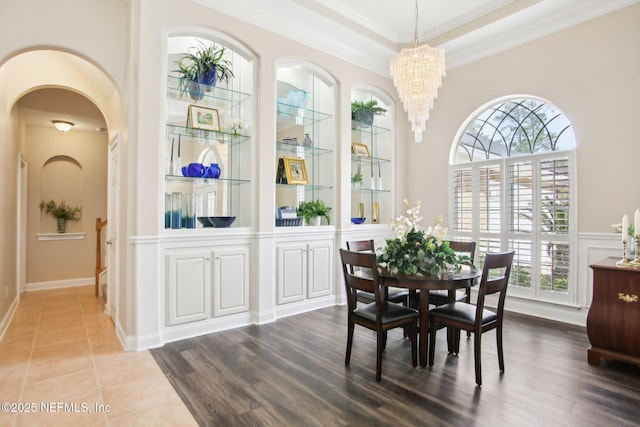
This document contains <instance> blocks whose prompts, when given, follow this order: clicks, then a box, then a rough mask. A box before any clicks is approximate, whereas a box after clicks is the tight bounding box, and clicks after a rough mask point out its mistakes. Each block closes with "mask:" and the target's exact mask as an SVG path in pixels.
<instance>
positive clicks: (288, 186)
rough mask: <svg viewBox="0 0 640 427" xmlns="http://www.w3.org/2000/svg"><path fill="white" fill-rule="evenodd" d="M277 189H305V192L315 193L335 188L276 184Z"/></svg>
mask: <svg viewBox="0 0 640 427" xmlns="http://www.w3.org/2000/svg"><path fill="white" fill-rule="evenodd" d="M276 187H279V188H294V187H298V188H300V187H303V188H304V191H315V190H332V189H333V186H329V185H302V184H276Z"/></svg>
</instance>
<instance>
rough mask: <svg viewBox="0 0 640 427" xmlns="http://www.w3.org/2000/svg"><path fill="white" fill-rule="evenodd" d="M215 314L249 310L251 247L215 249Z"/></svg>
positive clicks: (213, 255)
mask: <svg viewBox="0 0 640 427" xmlns="http://www.w3.org/2000/svg"><path fill="white" fill-rule="evenodd" d="M211 255H212V257H213V315H214V316H216V317H217V316H224V315H227V314H235V313H242V312H244V311H247V310H249V248H248V247H242V246H241V247H225V248H217V249H214V250H213V251H212V253H211Z"/></svg>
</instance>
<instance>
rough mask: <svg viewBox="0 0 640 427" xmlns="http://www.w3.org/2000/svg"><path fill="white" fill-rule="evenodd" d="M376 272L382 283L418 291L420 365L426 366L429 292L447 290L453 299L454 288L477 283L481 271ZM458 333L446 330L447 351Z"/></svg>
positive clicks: (383, 269) (452, 347) (454, 344)
mask: <svg viewBox="0 0 640 427" xmlns="http://www.w3.org/2000/svg"><path fill="white" fill-rule="evenodd" d="M378 273H379V276H380V278H381V279H382V282H383V285H384V286H386V287H389V286H392V287H395V288H405V289H409V292H410V293H413V294H415V292H416V291H418V290H420V291H425V292H420V303H419V307H418V311H419V313H420V332H419V335H418V336H419V338H420V339H419V343H420V347H419V354H420V366H422V367H423V368H424V367H425V366H427V347H428V343H429V292H428V291H434V290H446V291H449V301H450V302H454V301H455V294H456V289H462V288H466V287H467V286H473V285H475V284H476V283H477V281H478V280H477V279H478V278H479V277H480V276H481V275H482V271H477V270H473V269H472V270H462V271H461V272H460V273H442V274H440V275H438V276H406V275H403V274H395V273H392V272H390V271H389V270H387V269H385V268H379V269H378ZM410 299H411V298H410ZM457 336H458V334H455V333H454V330H452V329H449V330H448V331H447V343H448V349H449V352H452V351H453V350H454V349H455V348H457V347H456V343H455V342H454V340H455V337H457Z"/></svg>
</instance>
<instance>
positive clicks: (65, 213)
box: [40, 200, 82, 221]
mask: <svg viewBox="0 0 640 427" xmlns="http://www.w3.org/2000/svg"><path fill="white" fill-rule="evenodd" d="M40 211H43V212H44V213H46V214H47V215H51V216H52V217H54V218H62V219H64V220H67V221H79V220H80V213H81V212H82V207H79V206H76V207H71V206H69V205H67V204H66V202H65V201H64V200H62V201H60V204H59V205H58V204H57V203H56V202H55V201H54V200H49V201H48V202H46V203H45V202H44V200H43V201H41V202H40Z"/></svg>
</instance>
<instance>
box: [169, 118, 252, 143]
mask: <svg viewBox="0 0 640 427" xmlns="http://www.w3.org/2000/svg"><path fill="white" fill-rule="evenodd" d="M167 136H168V137H174V136H180V137H184V138H185V139H184V141H183V142H193V143H197V144H213V143H215V142H218V143H221V144H228V143H230V144H238V143H241V142H245V141H248V140H249V139H250V138H251V137H250V136H247V135H237V134H233V133H228V132H216V131H213V130H205V129H194V128H191V127H187V126H183V125H178V124H174V123H167Z"/></svg>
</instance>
